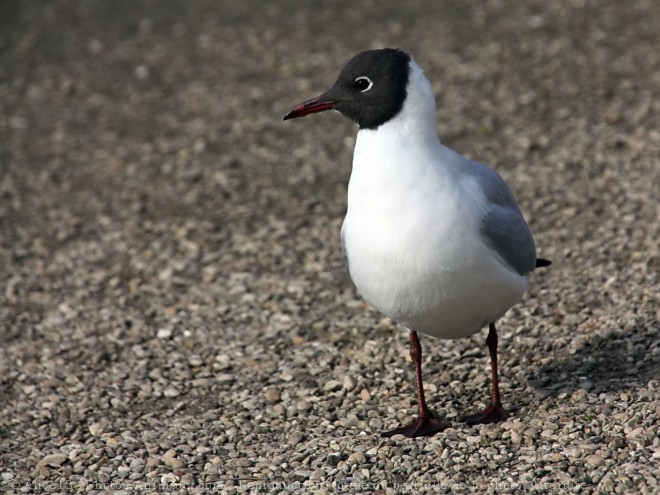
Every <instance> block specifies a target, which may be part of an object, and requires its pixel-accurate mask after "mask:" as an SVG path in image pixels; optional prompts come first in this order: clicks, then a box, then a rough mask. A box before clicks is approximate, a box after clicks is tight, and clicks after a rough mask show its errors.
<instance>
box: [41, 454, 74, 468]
mask: <svg viewBox="0 0 660 495" xmlns="http://www.w3.org/2000/svg"><path fill="white" fill-rule="evenodd" d="M68 458H69V457H68V456H67V455H66V454H49V455H47V456H45V457H44V458H42V459H41V461H39V465H41V466H52V467H58V466H61V465H62V464H64V463H65V462H66V461H67V460H68Z"/></svg>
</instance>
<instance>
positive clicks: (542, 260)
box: [536, 258, 552, 268]
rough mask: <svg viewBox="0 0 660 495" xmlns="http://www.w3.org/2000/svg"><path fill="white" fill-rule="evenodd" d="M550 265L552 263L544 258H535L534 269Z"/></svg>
mask: <svg viewBox="0 0 660 495" xmlns="http://www.w3.org/2000/svg"><path fill="white" fill-rule="evenodd" d="M550 265H552V261H550V260H546V259H545V258H536V268H543V267H544V266H550Z"/></svg>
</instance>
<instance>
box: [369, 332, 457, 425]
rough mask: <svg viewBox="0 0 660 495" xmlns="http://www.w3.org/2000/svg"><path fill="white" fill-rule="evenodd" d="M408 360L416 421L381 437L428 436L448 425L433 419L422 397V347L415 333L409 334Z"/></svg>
mask: <svg viewBox="0 0 660 495" xmlns="http://www.w3.org/2000/svg"><path fill="white" fill-rule="evenodd" d="M410 358H411V359H412V362H413V365H414V366H415V383H416V385H417V419H416V420H415V421H413V422H412V423H410V424H409V425H406V426H402V427H401V428H396V429H394V430H391V431H386V432H384V433H382V434H381V436H383V437H391V436H394V435H404V436H406V437H408V438H415V437H422V436H429V435H433V434H434V433H437V432H439V431H442V430H444V429H445V428H447V427H448V426H449V424H448V423H445V422H443V421H440V420H439V419H437V418H435V417H434V416H433V414H432V413H431V411H429V408H428V406H427V405H426V399H425V397H424V384H423V382H422V345H421V344H420V343H419V338H418V337H417V332H415V331H411V332H410Z"/></svg>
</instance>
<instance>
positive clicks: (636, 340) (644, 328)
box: [528, 317, 660, 396]
mask: <svg viewBox="0 0 660 495" xmlns="http://www.w3.org/2000/svg"><path fill="white" fill-rule="evenodd" d="M659 334H660V325H659V324H658V320H657V318H655V317H651V318H648V319H646V320H644V321H638V322H635V323H631V325H630V326H629V327H627V328H624V329H618V330H605V331H604V332H602V333H601V334H600V335H596V336H594V337H592V338H588V339H587V340H586V341H585V342H584V343H583V344H581V345H580V346H578V347H577V348H576V349H573V350H572V351H571V350H569V349H563V350H562V352H561V353H558V354H557V357H558V359H557V360H555V361H553V362H552V363H550V364H547V365H545V366H542V367H540V368H537V369H536V370H535V371H534V373H533V375H530V376H528V380H529V383H530V384H531V385H532V386H533V387H534V388H537V389H539V390H541V391H542V393H543V395H546V396H554V395H559V394H560V393H568V394H571V393H573V392H574V391H576V390H578V389H583V390H585V391H587V392H590V393H603V392H605V393H607V392H616V391H620V390H626V389H630V388H635V387H641V386H644V385H646V384H647V383H649V382H650V381H651V380H658V379H660V339H658V335H659Z"/></svg>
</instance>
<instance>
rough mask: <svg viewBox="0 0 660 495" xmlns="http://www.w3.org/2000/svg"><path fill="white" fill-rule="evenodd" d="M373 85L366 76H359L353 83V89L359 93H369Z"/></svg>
mask: <svg viewBox="0 0 660 495" xmlns="http://www.w3.org/2000/svg"><path fill="white" fill-rule="evenodd" d="M373 85H374V83H373V82H372V81H371V79H369V78H368V77H367V76H360V77H358V78H357V79H356V80H355V81H354V82H353V87H354V88H355V89H357V90H358V91H360V92H361V93H364V92H366V91H369V90H370V89H371V86H373Z"/></svg>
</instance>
